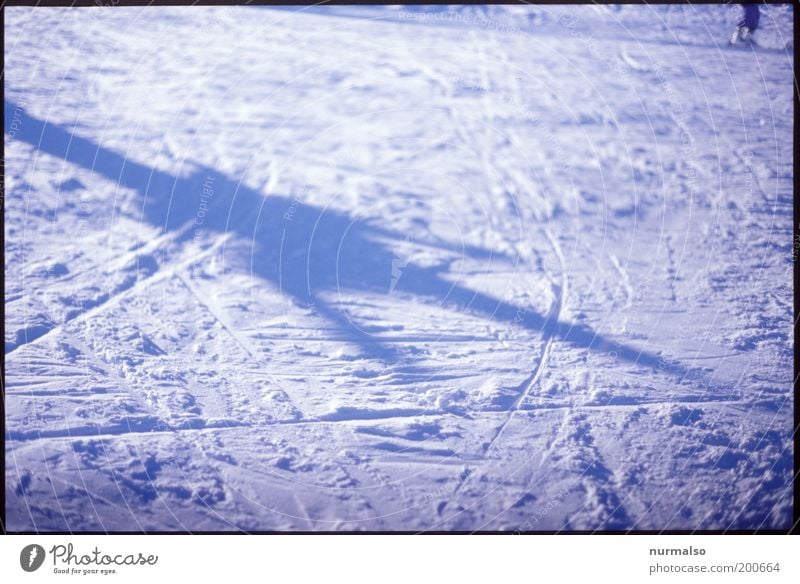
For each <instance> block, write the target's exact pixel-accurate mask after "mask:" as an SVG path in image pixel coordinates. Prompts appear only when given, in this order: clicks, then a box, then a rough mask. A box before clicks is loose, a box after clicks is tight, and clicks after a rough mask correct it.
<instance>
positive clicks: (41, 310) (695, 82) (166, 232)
mask: <svg viewBox="0 0 800 584" xmlns="http://www.w3.org/2000/svg"><path fill="white" fill-rule="evenodd" d="M792 17H793V15H792V7H791V6H790V5H771V6H767V7H764V8H763V9H762V27H763V31H760V32H761V33H762V36H761V38H760V42H761V43H762V45H763V46H762V47H761V48H759V49H757V50H751V49H750V48H748V47H728V46H726V42H727V38H728V37H729V36H730V32H731V30H732V27H733V26H734V25H735V22H736V20H737V18H738V12H737V9H736V8H735V7H733V6H724V7H723V6H713V5H703V6H692V5H683V6H622V7H595V6H571V7H564V6H550V7H535V6H493V7H474V6H472V7H444V6H440V7H364V6H338V7H313V8H305V9H301V8H284V9H267V8H245V7H236V8H232V7H208V8H199V7H193V8H191V9H188V8H186V7H184V8H168V7H159V8H122V9H119V8H116V9H113V10H102V9H68V8H63V9H53V8H48V9H40V8H21V7H11V8H7V9H6V11H5V63H6V69H5V76H6V77H5V156H6V160H5V170H6V177H5V189H6V190H5V194H6V198H5V204H6V209H5V281H6V289H5V343H6V344H5V364H6V371H5V375H6V378H5V400H6V401H5V403H6V419H5V432H6V434H5V439H6V440H5V448H6V452H5V456H6V476H5V479H6V516H7V529H9V530H11V531H23V530H25V531H27V530H37V531H53V530H56V531H86V530H92V531H115V530H136V531H138V530H146V531H170V530H189V531H199V530H211V531H221V530H223V531H225V530H232V531H240V530H244V531H270V530H278V531H284V530H326V531H327V530H346V531H350V530H404V531H424V530H448V531H449V530H463V531H473V530H510V531H514V530H550V531H559V530H566V531H569V530H589V531H595V530H608V529H614V530H617V529H620V530H628V529H637V530H641V529H658V530H661V529H729V528H735V529H786V528H788V527H789V525H790V524H791V519H792V456H793V453H792V437H793V434H792V432H793V428H792V406H793V401H792V380H793V378H792V356H793V350H794V347H793V336H792V287H791V284H790V282H791V274H792V269H793V263H792V241H791V240H792V230H791V229H792V225H791V221H792V219H791V214H792V200H793V186H792V185H793V178H794V177H793V170H792V152H793V128H792V119H793V117H792V116H793V110H792V103H793V93H792V92H793V66H794V61H793V54H792V50H791V49H786V48H785V47H786V41H787V40H788V39H791V38H793V31H792Z"/></svg>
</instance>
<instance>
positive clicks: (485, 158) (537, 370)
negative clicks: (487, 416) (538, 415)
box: [436, 34, 568, 520]
mask: <svg viewBox="0 0 800 584" xmlns="http://www.w3.org/2000/svg"><path fill="white" fill-rule="evenodd" d="M470 36H471V38H472V39H473V41H474V45H475V48H476V50H477V53H478V56H477V62H478V64H479V67H480V75H481V84H482V86H483V87H484V88H488V87H489V82H490V79H489V76H488V72H487V68H486V55H485V53H484V51H483V49H482V47H481V45H480V44H479V43H477V41H476V37H475V35H474V34H471V35H470ZM492 39H493V40H494V39H495V37H494V36H492ZM502 61H503V64H504V65H506V67H508V66H510V63H509V60H508V57H507V55H504V58H503V59H502ZM514 79H515V83H514V90H515V94H516V98H517V103H518V104H521V103H523V102H522V101H520V98H521V95H522V90H521V87H520V84H519V80H518V79H517V78H516V77H514ZM490 100H491V96H490V95H489V92H488V89H487V90H486V91H483V92H482V93H481V101H482V104H483V111H484V114H485V115H486V116H488V117H489V118H490V119H489V121H488V123H489V124H491V121H492V118H493V116H494V110H493V109H492V107H491V105H490V104H489V103H488V102H489V101H490ZM452 111H453V112H454V113H455V110H452ZM456 115H457V114H456ZM484 123H486V121H484ZM507 136H508V137H509V138H511V141H512V143H514V142H515V141H516V143H517V144H521V143H522V142H521V140H519V136H517V135H516V134H515V133H514V132H513V129H510V128H509V130H508V133H507ZM515 139H516V140H515ZM480 143H481V144H485V143H486V140H480ZM480 154H481V160H482V163H483V168H484V176H486V177H487V178H488V179H489V182H490V183H491V182H493V181H492V179H491V176H492V174H493V173H492V172H490V171H491V164H490V162H491V161H490V157H489V154H488V152H487V149H486V148H485V147H482V148H480ZM495 166H496V165H495ZM506 170H508V171H510V172H512V173H513V174H514V176H513V182H515V183H516V185H517V186H518V187H520V188H518V189H517V192H524V193H527V194H529V195H532V194H534V193H536V192H537V191H536V189H535V188H534V187H533V185H532V184H531V183H530V181H529V180H528V179H527V178H526V176H525V174H524V172H521V171H519V169H516V168H514V169H506ZM508 178H512V177H508ZM501 180H502V179H501ZM504 191H505V189H504ZM534 215H537V214H536V213H534ZM535 219H538V220H539V222H540V223H541V221H542V220H543V219H544V217H541V216H536V217H535ZM543 231H544V235H545V237H546V238H547V240H548V242H549V243H550V246H551V248H552V250H553V252H554V254H555V255H556V257H557V259H558V262H559V271H560V273H561V277H560V280H561V283H560V285H557V284H555V278H554V277H553V276H552V275H551V274H549V273H545V274H544V275H545V276H546V277H547V278H548V279H549V280H550V282H551V285H552V286H553V288H554V292H555V300H554V302H553V306H551V308H550V311H549V312H548V316H547V319H546V322H547V323H551V322H552V323H554V325H553V326H552V327H547V325H545V329H544V331H543V340H544V348H543V349H542V354H541V357H540V358H539V360H538V361H537V363H536V364H535V365H534V366H533V370H532V372H531V374H530V375H529V376H528V378H527V379H526V380H525V381H523V382H522V384H520V386H519V388H520V392H519V395H518V396H517V398H516V399H515V400H514V402H513V404H512V405H511V406H510V408H509V409H508V410H507V413H506V417H505V419H504V421H503V422H502V423H501V424H500V426H499V427H498V429H497V431H496V432H495V434H494V436H493V437H492V438H491V440H490V441H489V442H488V443H487V444H485V445H484V448H483V456H482V459H481V463H482V465H486V464H490V460H489V454H490V453H491V451H492V450H493V449H494V447H495V445H496V444H497V443H498V442H499V440H500V438H501V437H502V435H503V433H504V432H505V429H506V428H507V427H508V425H509V424H510V423H511V420H512V419H513V417H514V414H515V413H516V412H518V411H519V409H520V406H521V404H522V403H523V402H524V401H525V399H526V397H527V396H528V395H529V394H530V392H531V390H532V389H533V388H534V387H535V386H536V385H537V383H538V380H539V377H540V376H541V373H542V371H543V370H544V368H545V366H546V363H547V361H548V359H549V355H550V352H551V351H552V346H553V337H554V335H555V329H556V326H555V324H556V323H558V322H559V321H560V318H561V312H562V307H563V306H564V304H565V301H566V298H567V290H568V282H567V276H566V263H565V260H564V255H563V252H562V250H561V246H560V245H559V244H558V241H557V240H556V238H555V237H554V236H553V234H552V233H551V231H550V229H549V228H545V229H544V230H543ZM525 243H527V244H530V242H525ZM467 470H468V469H466V468H465V469H464V471H465V472H466V471H467ZM475 474H476V473H474V472H473V473H470V474H469V475H468V476H467V478H466V479H465V480H463V481H461V482H459V483H458V484H457V485H456V487H455V488H454V489H453V491H452V493H451V494H450V495H449V496H448V497H447V498H446V499H445V500H444V501H442V502H441V503H440V504H439V505H438V506H437V509H436V511H437V515H438V516H439V517H440V518H442V516H443V514H444V512H445V510H446V508H447V506H448V505H449V504H450V503H451V502H452V501H453V500H455V498H456V497H457V496H458V494H459V492H460V491H461V489H462V488H463V487H464V486H465V485H467V484H468V483H469V482H470V481H471V479H472V477H473V476H474V475H475ZM442 520H444V518H442Z"/></svg>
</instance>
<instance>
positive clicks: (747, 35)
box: [731, 3, 761, 45]
mask: <svg viewBox="0 0 800 584" xmlns="http://www.w3.org/2000/svg"><path fill="white" fill-rule="evenodd" d="M742 9H743V10H744V17H743V18H742V19H741V20H740V21H739V24H737V25H736V26H737V28H736V30H735V31H733V36H732V37H731V44H732V45H733V44H735V43H736V41H738V40H743V41H746V42H748V43H750V44H753V45H756V44H757V43H756V39H755V37H754V36H753V34H754V33H755V32H756V29H757V28H758V20H759V18H760V16H761V14H760V12H759V10H758V4H751V3H746V4H742Z"/></svg>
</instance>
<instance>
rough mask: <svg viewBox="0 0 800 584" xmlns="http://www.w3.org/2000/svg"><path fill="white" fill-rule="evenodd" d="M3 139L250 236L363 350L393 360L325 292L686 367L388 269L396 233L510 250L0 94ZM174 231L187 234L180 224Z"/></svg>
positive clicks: (432, 277)
mask: <svg viewBox="0 0 800 584" xmlns="http://www.w3.org/2000/svg"><path fill="white" fill-rule="evenodd" d="M4 106H5V116H4V118H5V120H4V129H5V133H6V137H7V139H16V140H21V141H23V142H26V143H28V144H30V145H32V146H33V147H34V148H36V149H37V150H38V151H39V152H43V153H46V154H48V155H51V156H54V157H57V158H59V159H62V160H65V161H67V162H70V163H72V164H75V165H78V166H81V167H83V168H85V169H87V170H89V171H91V172H94V173H97V174H99V175H101V176H102V177H104V178H106V179H108V180H111V181H114V182H115V183H117V184H119V185H121V186H124V187H127V188H130V189H133V190H135V191H137V192H138V193H139V194H140V195H141V217H142V219H143V220H144V221H146V222H148V223H150V224H151V225H154V226H156V227H158V228H160V229H162V230H163V231H164V232H170V231H176V230H182V229H183V228H184V227H185V226H186V225H187V224H192V223H196V222H197V221H198V217H199V214H198V212H199V211H201V210H202V211H203V212H202V214H201V215H202V228H203V229H208V230H213V231H216V232H225V233H233V234H234V235H235V236H236V237H239V238H241V239H243V240H245V241H247V242H249V249H250V256H251V257H250V258H249V261H250V265H251V269H252V274H253V276H255V277H258V278H261V279H263V280H265V281H268V282H270V283H271V284H272V285H274V286H275V287H277V288H278V289H280V291H281V292H282V293H283V294H286V295H288V296H290V297H291V298H292V299H293V300H294V301H295V302H297V303H299V304H307V305H309V306H313V307H314V309H315V310H316V312H317V313H318V314H319V315H321V316H322V317H324V318H326V319H327V320H328V321H329V322H330V323H331V324H332V326H333V328H334V330H335V331H336V332H337V334H338V336H339V338H340V339H341V340H343V341H346V342H350V343H353V344H355V345H357V346H358V347H359V348H360V350H361V352H362V353H363V355H364V356H366V357H370V358H376V359H380V360H382V361H384V362H386V363H389V364H392V363H395V362H399V361H400V360H401V359H402V360H405V362H408V360H409V359H410V360H413V358H411V357H410V356H408V355H402V354H401V351H400V349H399V348H397V347H396V346H393V345H391V344H389V343H386V342H382V341H380V340H378V339H377V338H376V337H374V336H372V335H370V334H369V333H367V332H365V331H364V330H362V328H361V327H360V326H359V324H358V323H357V322H354V321H352V320H351V319H350V318H349V316H348V315H347V314H346V312H345V311H343V310H342V309H341V308H340V307H339V306H336V305H333V304H331V303H330V302H328V301H326V300H324V299H323V296H330V293H331V292H336V291H347V292H350V293H356V294H357V293H367V292H369V293H376V294H388V293H391V292H393V291H396V292H402V293H405V294H408V295H412V296H413V297H417V298H419V299H422V300H425V301H426V302H434V303H438V304H439V305H441V306H443V307H445V308H448V309H451V310H453V311H458V312H464V313H470V314H473V315H477V316H479V317H483V318H486V319H491V320H494V321H497V322H502V323H506V324H509V325H513V326H519V327H524V328H525V329H528V330H531V331H536V332H539V333H541V334H543V335H546V336H549V337H551V338H554V339H558V340H561V341H564V342H567V343H569V344H571V345H573V346H576V347H579V348H582V349H586V350H592V351H600V352H605V353H610V352H611V351H613V352H614V353H615V354H616V358H617V359H619V360H621V361H625V362H628V363H634V364H637V365H641V366H644V367H649V368H652V369H656V370H660V371H662V372H664V373H667V374H670V375H674V376H681V377H683V376H686V375H687V374H688V373H689V370H688V369H686V368H684V367H683V366H681V365H680V364H678V363H671V362H666V361H664V360H663V359H662V358H661V357H660V356H658V355H656V354H653V353H650V352H647V351H641V350H639V349H637V348H635V347H633V346H628V345H625V344H622V343H617V342H612V341H611V340H610V339H608V338H606V337H604V336H603V335H600V334H597V333H596V332H595V331H593V330H592V329H590V328H589V327H586V326H583V325H577V324H571V323H568V322H564V321H561V320H558V319H557V318H555V317H554V315H553V314H548V315H543V314H539V313H537V312H536V311H534V310H532V309H531V308H530V307H523V306H517V305H514V304H512V303H509V302H505V301H503V300H501V299H498V298H494V297H492V296H490V295H487V294H484V293H482V292H479V291H477V290H473V289H470V288H469V287H467V286H464V285H461V284H458V283H454V282H452V281H450V280H447V279H446V277H445V275H446V273H447V272H446V270H447V266H446V265H435V266H420V265H415V264H413V263H405V264H404V265H403V269H402V276H401V277H399V278H397V273H396V271H395V273H394V274H393V269H392V268H393V265H395V264H396V261H397V256H396V255H395V253H394V250H395V249H396V248H397V245H400V244H402V243H404V242H406V243H411V244H415V245H422V246H428V247H434V248H437V249H441V250H447V251H450V252H453V253H456V254H459V255H463V256H466V257H469V258H472V259H474V260H479V261H481V262H484V263H485V265H486V266H487V268H489V267H490V266H491V264H492V263H493V262H510V261H511V259H512V258H509V257H507V256H505V255H503V254H499V253H497V252H494V251H492V250H487V249H483V248H480V247H477V246H470V245H456V244H453V243H451V242H447V241H441V240H439V239H437V238H435V237H433V236H431V237H430V238H429V239H427V240H424V241H423V240H414V239H412V238H409V237H408V236H407V235H406V234H403V233H399V232H396V231H392V230H389V229H386V228H384V227H381V226H379V225H375V224H374V223H372V222H370V221H367V220H364V219H360V218H357V217H352V216H350V215H348V214H346V213H343V212H341V211H338V210H333V209H330V208H328V209H324V208H321V207H318V206H314V205H309V204H307V203H305V202H304V201H300V200H297V199H293V198H291V197H287V196H282V195H276V194H270V195H268V196H267V195H265V194H264V193H261V192H259V191H257V190H254V189H251V188H249V187H247V186H246V185H244V184H242V183H241V182H237V181H235V180H232V179H231V178H229V177H227V176H225V175H224V174H222V173H220V172H217V171H216V170H214V169H212V168H207V167H202V166H201V167H199V168H197V170H196V171H195V172H194V173H193V174H192V175H191V176H188V177H179V176H174V175H171V174H169V173H165V172H163V171H160V170H158V169H155V168H153V167H150V166H147V165H145V164H141V163H139V162H136V161H134V160H131V159H128V158H125V157H124V156H122V155H121V154H119V153H117V152H115V151H113V150H111V149H109V148H106V147H104V146H102V145H101V144H97V143H95V142H93V141H91V140H88V139H86V138H83V137H81V136H79V135H77V134H75V133H74V132H73V130H72V129H71V128H69V127H64V126H60V125H58V124H53V123H50V122H46V121H44V120H41V119H38V118H36V117H33V116H31V115H29V114H28V113H27V112H26V111H25V109H24V108H23V107H21V106H19V105H17V104H15V103H13V102H10V101H8V100H5V101H4ZM184 231H185V233H183V235H181V238H183V239H186V238H189V237H191V236H192V234H191V230H188V231H187V230H184Z"/></svg>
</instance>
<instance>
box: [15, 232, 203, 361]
mask: <svg viewBox="0 0 800 584" xmlns="http://www.w3.org/2000/svg"><path fill="white" fill-rule="evenodd" d="M184 228H187V226H184ZM181 233H182V230H180V231H176V232H173V236H172V237H170V238H168V239H164V240H161V241H160V242H159V244H160V243H164V242H165V241H166V242H168V241H170V240H171V239H172V240H175V239H177V238H178V237H180V234H181ZM156 251H158V248H155V249H154V250H153V252H154V253H155V252H156ZM214 251H216V246H212V247H211V248H209V249H208V250H206V251H204V252H202V253H201V254H198V255H197V256H194V257H192V258H190V259H188V260H185V261H184V264H185V265H189V264H191V263H194V262H195V261H196V260H197V259H199V258H202V257H205V256H206V255H210V254H211V253H213V252H214ZM127 254H133V257H137V256H139V255H141V254H138V253H136V252H126V253H125V254H123V255H127ZM174 271H175V269H170V268H166V269H165V268H164V266H162V265H159V267H158V269H157V270H155V271H154V272H153V273H152V274H150V275H148V276H146V277H144V278H139V277H138V276H137V278H136V280H135V281H134V282H133V283H132V284H131V285H129V286H127V287H125V288H122V289H121V290H117V291H116V292H114V293H113V294H110V295H109V296H108V298H106V299H105V300H103V301H102V302H99V303H98V304H96V305H94V306H92V307H91V308H89V309H88V310H85V311H83V312H80V313H79V314H77V315H75V316H73V317H72V318H68V319H66V320H65V321H64V322H61V323H58V324H56V325H55V326H54V327H52V328H51V329H49V330H48V331H47V332H45V333H44V334H42V335H39V336H37V337H35V338H33V339H31V340H30V341H27V342H25V343H20V344H19V345H17V346H15V347H14V348H13V349H11V350H10V351H8V352H7V353H6V356H8V355H11V354H12V353H14V352H15V351H17V350H18V349H20V348H21V347H25V346H28V345H32V344H34V343H39V342H41V341H42V340H43V339H47V338H49V337H50V336H51V335H52V334H53V333H57V332H60V331H63V330H64V329H65V328H66V327H67V325H70V324H73V323H76V322H77V323H80V322H83V321H85V320H88V319H90V318H92V317H93V316H95V315H97V314H99V313H101V312H103V311H104V310H106V309H108V308H111V307H113V306H115V305H116V304H118V303H120V302H121V301H122V300H124V299H126V298H128V297H130V296H135V295H136V294H137V293H139V292H141V291H143V290H145V289H146V288H147V287H148V286H150V285H151V284H154V283H157V282H160V281H162V280H165V279H168V278H169V277H171V276H172V275H173V273H174Z"/></svg>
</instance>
